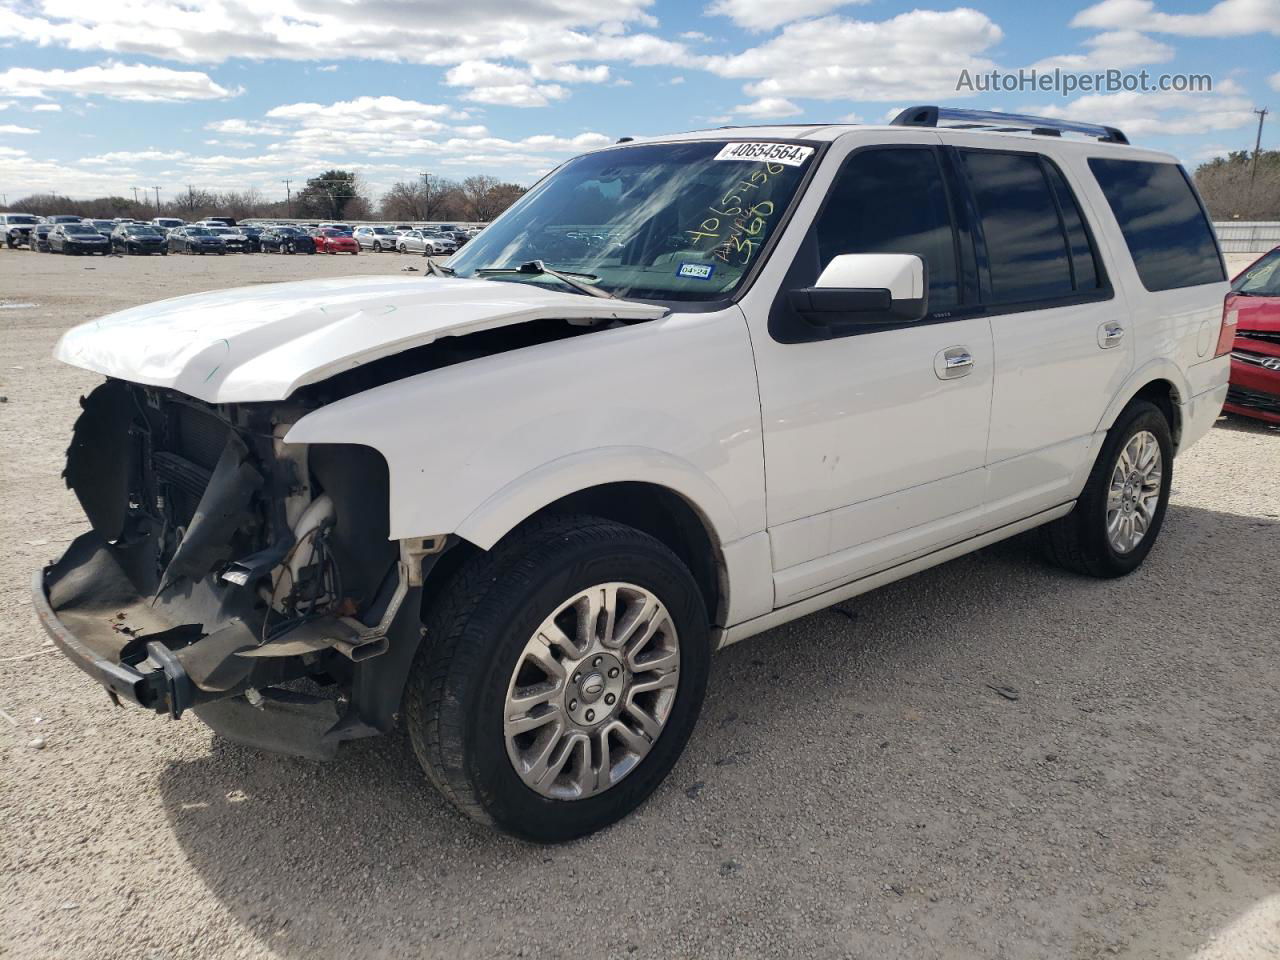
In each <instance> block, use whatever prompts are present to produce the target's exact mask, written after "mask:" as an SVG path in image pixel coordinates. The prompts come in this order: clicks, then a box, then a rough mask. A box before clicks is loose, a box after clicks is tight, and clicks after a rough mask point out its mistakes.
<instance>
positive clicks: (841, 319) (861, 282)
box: [788, 253, 928, 327]
mask: <svg viewBox="0 0 1280 960" xmlns="http://www.w3.org/2000/svg"><path fill="white" fill-rule="evenodd" d="M788 298H789V299H790V301H791V306H792V307H793V308H795V310H796V312H797V313H799V314H800V315H801V316H802V317H804V318H805V319H806V320H807V321H809V322H810V323H812V324H814V325H815V326H820V327H841V326H849V325H863V324H868V325H874V324H895V323H915V322H916V321H918V320H922V319H923V318H924V316H925V314H926V313H927V312H928V293H927V285H926V279H925V266H924V261H923V260H922V259H920V258H919V257H918V256H916V255H915V254H913V253H846V254H842V255H841V256H838V257H836V258H834V259H833V260H832V261H831V262H830V263H828V264H827V267H826V269H825V270H823V271H822V276H820V277H818V282H817V283H816V284H814V285H813V286H812V287H803V288H801V289H799V290H792V291H791V292H790V293H789V294H788Z"/></svg>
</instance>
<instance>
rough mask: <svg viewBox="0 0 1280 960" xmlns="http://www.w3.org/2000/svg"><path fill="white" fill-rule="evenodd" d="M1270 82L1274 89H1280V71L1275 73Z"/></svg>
mask: <svg viewBox="0 0 1280 960" xmlns="http://www.w3.org/2000/svg"><path fill="white" fill-rule="evenodd" d="M1269 82H1270V84H1271V89H1272V90H1280V73H1273V74H1272V75H1271V80H1270V81H1269Z"/></svg>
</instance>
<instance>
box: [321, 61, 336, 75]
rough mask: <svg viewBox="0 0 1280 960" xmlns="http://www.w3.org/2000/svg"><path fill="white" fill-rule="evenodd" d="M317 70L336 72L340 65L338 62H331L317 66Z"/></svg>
mask: <svg viewBox="0 0 1280 960" xmlns="http://www.w3.org/2000/svg"><path fill="white" fill-rule="evenodd" d="M316 70H317V71H319V72H320V73H336V72H337V70H338V65H337V64H336V63H330V64H328V65H327V66H323V67H316Z"/></svg>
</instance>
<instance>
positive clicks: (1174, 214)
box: [1089, 157, 1227, 293]
mask: <svg viewBox="0 0 1280 960" xmlns="http://www.w3.org/2000/svg"><path fill="white" fill-rule="evenodd" d="M1089 169H1090V170H1092V171H1093V175H1094V177H1095V178H1097V181H1098V186H1100V187H1101V188H1102V193H1103V195H1104V196H1105V197H1106V198H1107V203H1108V204H1109V205H1110V206H1111V212H1112V213H1114V214H1115V218H1116V222H1117V223H1119V225H1120V232H1121V233H1122V234H1123V235H1124V240H1125V243H1126V244H1127V245H1128V247H1129V253H1130V255H1131V256H1132V257H1133V264H1134V266H1135V267H1136V268H1137V270H1138V278H1139V279H1140V280H1141V281H1142V285H1143V286H1144V287H1146V288H1147V290H1149V291H1151V292H1153V293H1154V292H1157V291H1160V290H1174V289H1177V288H1180V287H1194V286H1199V285H1200V284H1203V283H1220V282H1222V281H1223V280H1225V279H1226V278H1227V276H1226V271H1225V269H1224V268H1223V265H1222V255H1221V254H1220V253H1219V252H1218V244H1217V241H1216V240H1215V239H1214V236H1213V228H1212V226H1210V224H1209V218H1208V217H1207V216H1206V215H1205V211H1204V207H1203V206H1201V204H1200V200H1199V198H1198V197H1197V196H1196V194H1195V191H1194V190H1193V189H1192V188H1191V183H1190V181H1189V180H1188V179H1187V175H1186V172H1185V171H1183V169H1182V167H1180V166H1178V165H1177V164H1174V163H1149V162H1146V161H1142V160H1113V159H1110V158H1102V157H1093V158H1091V159H1090V160H1089Z"/></svg>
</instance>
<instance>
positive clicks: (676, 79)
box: [667, 77, 684, 87]
mask: <svg viewBox="0 0 1280 960" xmlns="http://www.w3.org/2000/svg"><path fill="white" fill-rule="evenodd" d="M667 83H668V84H670V85H671V86H673V87H678V86H680V84H682V83H684V77H672V78H671V79H670V80H668V81H667Z"/></svg>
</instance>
